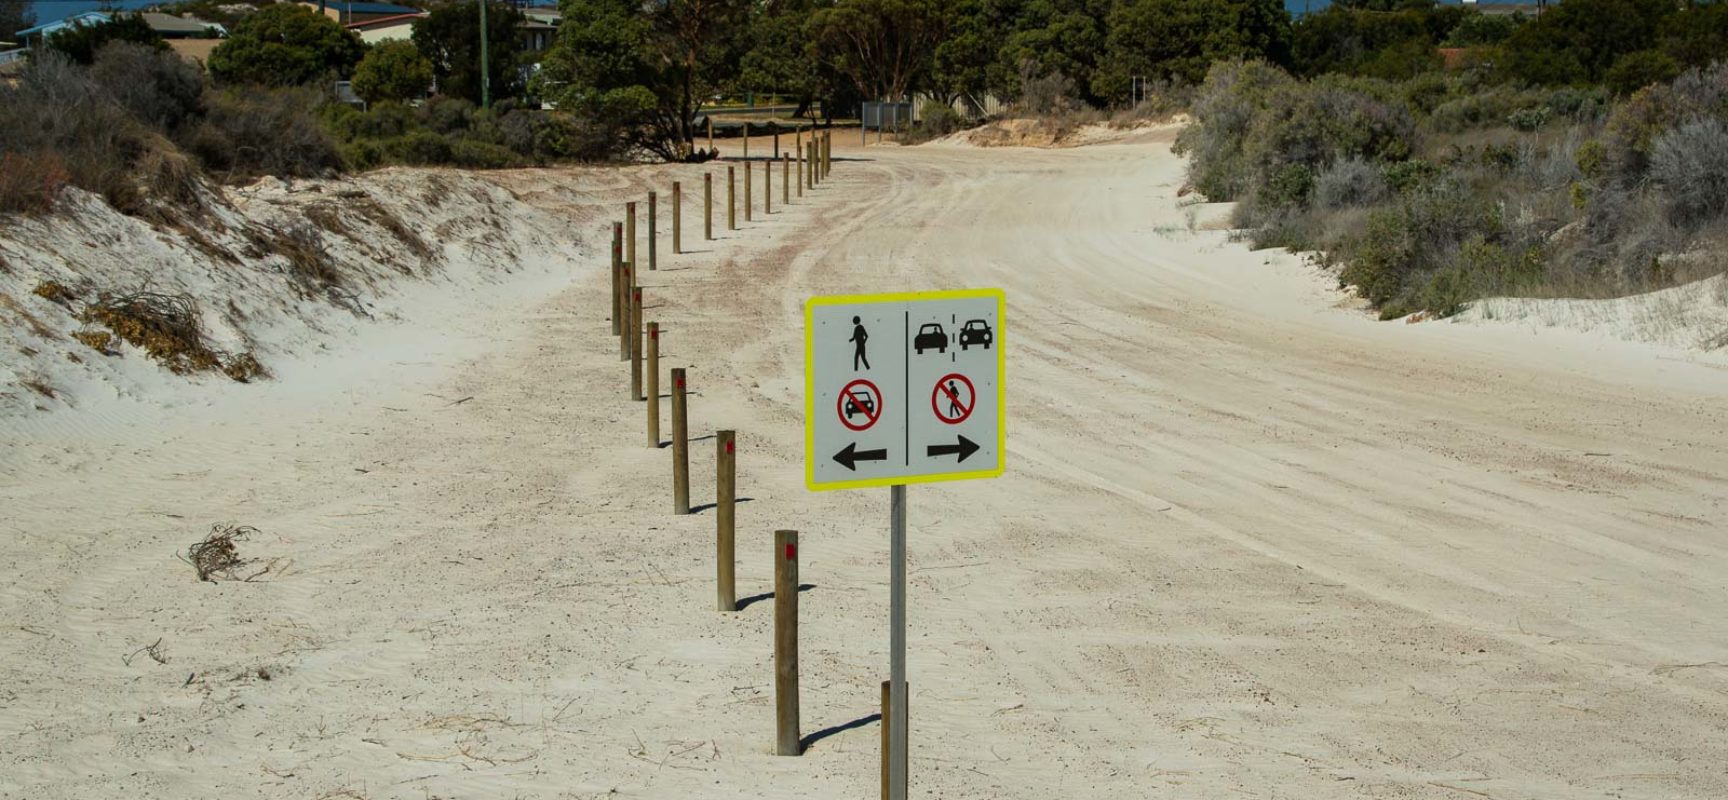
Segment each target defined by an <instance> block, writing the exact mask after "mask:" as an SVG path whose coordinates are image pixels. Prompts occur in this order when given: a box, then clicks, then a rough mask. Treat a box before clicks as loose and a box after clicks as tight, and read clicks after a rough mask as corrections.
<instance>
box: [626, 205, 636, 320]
mask: <svg viewBox="0 0 1728 800" xmlns="http://www.w3.org/2000/svg"><path fill="white" fill-rule="evenodd" d="M624 260H625V261H628V262H630V263H631V264H632V265H634V264H635V263H636V204H635V203H634V202H630V203H625V204H624ZM624 297H625V299H629V297H630V296H629V295H625V296H624Z"/></svg>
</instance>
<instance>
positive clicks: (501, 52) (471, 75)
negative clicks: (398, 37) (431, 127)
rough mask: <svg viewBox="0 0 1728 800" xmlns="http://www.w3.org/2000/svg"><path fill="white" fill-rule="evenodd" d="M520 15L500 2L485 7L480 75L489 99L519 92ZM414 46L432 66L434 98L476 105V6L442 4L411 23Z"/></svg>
mask: <svg viewBox="0 0 1728 800" xmlns="http://www.w3.org/2000/svg"><path fill="white" fill-rule="evenodd" d="M522 21H523V16H522V12H521V11H518V10H517V9H516V7H515V6H513V5H509V4H506V3H495V2H490V0H488V2H487V4H486V45H487V47H486V56H487V62H488V63H487V67H486V73H485V74H486V75H488V76H490V78H491V90H492V99H493V100H499V99H502V98H506V97H515V96H517V95H519V94H521V93H522V88H523V87H522V68H521V66H520V65H519V64H518V63H517V62H518V61H519V60H520V56H521V53H522V36H521V34H520V32H519V29H520V28H521V27H522ZM414 46H415V47H416V48H419V50H420V54H421V55H423V56H425V57H426V60H427V61H430V62H432V74H433V75H434V77H435V78H436V80H437V84H438V93H439V94H442V95H445V96H448V97H460V98H463V99H465V100H468V101H471V102H473V103H476V104H478V103H479V102H480V101H481V100H482V99H483V98H482V91H481V81H480V76H481V71H480V7H479V6H477V5H475V4H473V3H448V4H445V5H441V6H438V7H437V8H434V9H432V13H430V14H427V15H426V16H425V17H422V18H421V19H417V20H415V21H414Z"/></svg>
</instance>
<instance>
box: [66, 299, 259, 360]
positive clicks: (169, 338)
mask: <svg viewBox="0 0 1728 800" xmlns="http://www.w3.org/2000/svg"><path fill="white" fill-rule="evenodd" d="M80 317H81V318H82V319H83V320H84V322H85V324H86V325H101V326H103V327H106V328H107V329H108V330H109V331H111V332H112V335H110V334H108V333H103V332H102V331H98V330H94V329H90V328H86V329H84V330H81V331H78V332H76V333H74V334H72V338H74V339H77V340H78V341H80V342H83V343H84V344H86V345H89V346H90V347H91V348H92V349H94V350H96V351H98V352H101V353H103V354H105V355H113V354H114V352H115V346H116V341H115V340H116V339H118V340H119V341H123V342H126V343H127V344H130V345H133V346H134V347H138V348H140V349H142V350H143V351H144V352H145V353H146V354H147V355H149V356H150V357H151V358H153V359H155V360H156V361H157V362H159V363H161V364H162V365H163V366H165V367H167V368H168V369H169V371H171V372H173V373H175V374H177V375H189V374H192V373H197V372H211V371H215V372H221V373H222V374H224V375H227V376H228V377H229V378H232V379H233V380H236V381H239V382H241V383H246V382H249V381H252V380H254V379H257V378H262V377H267V376H268V374H269V373H267V372H266V371H265V370H264V366H263V365H262V364H260V363H259V362H258V359H257V357H256V356H254V355H252V354H251V353H240V354H237V355H229V354H227V353H224V352H222V351H220V350H217V349H216V348H214V347H211V346H210V343H209V341H208V340H207V339H205V337H204V327H203V323H202V321H201V318H200V316H199V313H198V305H197V303H195V302H194V301H193V300H192V298H191V297H188V296H186V295H168V294H158V293H155V292H134V293H131V294H126V295H119V296H115V295H111V294H107V293H103V294H102V296H101V297H99V298H97V300H96V302H94V303H89V304H86V305H85V306H84V310H83V312H82V313H81V314H80Z"/></svg>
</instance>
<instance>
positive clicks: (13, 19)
mask: <svg viewBox="0 0 1728 800" xmlns="http://www.w3.org/2000/svg"><path fill="white" fill-rule="evenodd" d="M35 24H36V12H34V11H31V10H30V6H29V4H27V3H25V2H24V0H0V42H10V41H13V39H14V37H15V36H16V35H17V33H18V32H19V31H21V30H24V29H25V28H28V27H30V26H32V25H35Z"/></svg>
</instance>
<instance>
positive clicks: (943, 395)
mask: <svg viewBox="0 0 1728 800" xmlns="http://www.w3.org/2000/svg"><path fill="white" fill-rule="evenodd" d="M977 407H978V391H977V390H976V389H973V388H972V381H971V380H969V379H968V378H967V377H966V376H965V375H961V374H960V373H958V372H950V373H948V374H947V375H943V376H942V377H941V378H938V379H937V380H936V388H935V389H933V390H931V392H930V410H931V411H934V412H936V418H937V419H939V420H942V421H943V422H946V423H948V424H949V425H959V424H960V423H962V422H965V421H966V418H967V417H970V416H972V409H974V408H977Z"/></svg>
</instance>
